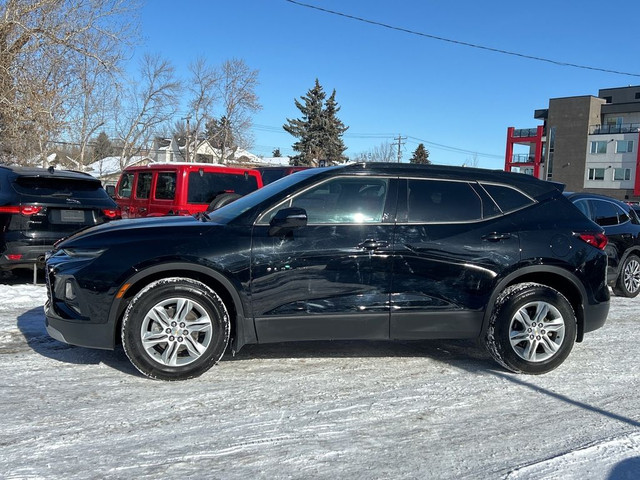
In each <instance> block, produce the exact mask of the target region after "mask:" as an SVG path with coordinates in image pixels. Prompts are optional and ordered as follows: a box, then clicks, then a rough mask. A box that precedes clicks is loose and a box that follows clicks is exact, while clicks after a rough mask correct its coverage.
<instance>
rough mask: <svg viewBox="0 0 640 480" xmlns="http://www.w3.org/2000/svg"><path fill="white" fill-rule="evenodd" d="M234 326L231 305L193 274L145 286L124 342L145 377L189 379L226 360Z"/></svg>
mask: <svg viewBox="0 0 640 480" xmlns="http://www.w3.org/2000/svg"><path fill="white" fill-rule="evenodd" d="M229 330H230V324H229V314H228V313H227V309H226V307H225V305H224V303H223V302H222V300H221V299H220V297H219V296H218V295H217V294H216V293H215V292H214V291H213V290H212V289H211V288H209V287H208V286H207V285H205V284H203V283H202V282H199V281H196V280H193V279H190V278H177V277H176V278H165V279H161V280H157V281H155V282H152V283H150V284H149V285H147V286H146V287H145V288H143V289H142V290H141V291H140V292H139V293H138V294H137V295H136V296H135V297H134V298H133V300H132V301H131V303H130V304H129V306H128V307H127V310H126V311H125V314H124V318H123V321H122V344H123V346H124V351H125V353H126V354H127V357H129V360H131V363H133V365H134V366H135V367H136V368H137V369H138V370H139V371H140V372H141V373H143V374H144V375H146V376H148V377H151V378H157V379H161V380H186V379H188V378H193V377H197V376H199V375H201V374H202V373H204V372H206V371H207V370H209V369H210V368H211V367H212V366H213V365H214V364H215V363H217V362H218V360H220V358H221V357H222V355H223V354H224V351H225V349H226V347H227V342H228V340H229Z"/></svg>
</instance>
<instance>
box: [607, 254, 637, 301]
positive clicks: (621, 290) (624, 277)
mask: <svg viewBox="0 0 640 480" xmlns="http://www.w3.org/2000/svg"><path fill="white" fill-rule="evenodd" d="M613 293H615V294H616V295H618V296H620V297H628V298H633V297H637V296H638V294H639V293H640V258H638V257H637V256H636V255H629V256H628V257H627V258H625V259H624V262H622V266H621V268H620V273H619V274H618V279H617V280H616V284H615V285H614V287H613Z"/></svg>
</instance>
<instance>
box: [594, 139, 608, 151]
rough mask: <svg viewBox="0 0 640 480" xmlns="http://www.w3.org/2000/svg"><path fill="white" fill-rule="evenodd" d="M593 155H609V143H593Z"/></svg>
mask: <svg viewBox="0 0 640 480" xmlns="http://www.w3.org/2000/svg"><path fill="white" fill-rule="evenodd" d="M590 152H591V153H596V154H599V153H607V142H605V141H600V140H599V141H597V142H591V149H590Z"/></svg>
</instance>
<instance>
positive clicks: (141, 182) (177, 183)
mask: <svg viewBox="0 0 640 480" xmlns="http://www.w3.org/2000/svg"><path fill="white" fill-rule="evenodd" d="M260 187H262V177H261V176H260V174H259V173H258V172H256V171H255V170H252V169H248V168H234V167H226V166H224V165H213V164H210V163H152V164H149V165H145V166H135V167H128V168H125V169H124V171H123V172H122V174H121V175H120V179H119V180H118V185H117V186H116V192H115V201H116V203H117V204H118V205H119V206H120V208H121V209H122V217H123V218H136V217H146V216H162V215H193V214H194V213H198V212H204V211H210V210H215V209H216V208H220V207H221V206H223V205H226V204H227V203H230V202H232V201H233V200H235V199H237V198H239V197H241V196H243V195H246V194H247V193H251V192H253V191H254V190H257V189H258V188H260Z"/></svg>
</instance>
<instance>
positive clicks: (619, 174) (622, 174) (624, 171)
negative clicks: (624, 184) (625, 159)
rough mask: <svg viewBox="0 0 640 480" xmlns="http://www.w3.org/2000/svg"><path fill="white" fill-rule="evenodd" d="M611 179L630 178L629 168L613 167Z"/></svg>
mask: <svg viewBox="0 0 640 480" xmlns="http://www.w3.org/2000/svg"><path fill="white" fill-rule="evenodd" d="M613 179H614V180H630V179H631V169H630V168H614V169H613Z"/></svg>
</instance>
